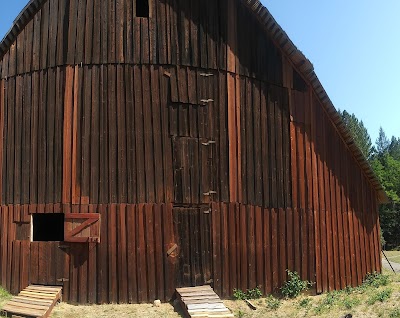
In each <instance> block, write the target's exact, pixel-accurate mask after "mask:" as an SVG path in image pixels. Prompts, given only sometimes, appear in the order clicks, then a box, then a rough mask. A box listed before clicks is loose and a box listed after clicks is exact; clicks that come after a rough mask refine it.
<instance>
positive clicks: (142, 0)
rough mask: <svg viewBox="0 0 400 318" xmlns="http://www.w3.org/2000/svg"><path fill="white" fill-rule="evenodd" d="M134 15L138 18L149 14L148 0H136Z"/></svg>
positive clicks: (146, 16)
mask: <svg viewBox="0 0 400 318" xmlns="http://www.w3.org/2000/svg"><path fill="white" fill-rule="evenodd" d="M136 16H137V17H139V18H148V17H149V16H150V7H149V0H136Z"/></svg>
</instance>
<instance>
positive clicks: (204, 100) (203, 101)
mask: <svg viewBox="0 0 400 318" xmlns="http://www.w3.org/2000/svg"><path fill="white" fill-rule="evenodd" d="M200 101H201V102H202V103H203V104H208V103H212V102H213V101H214V100H213V99H211V98H209V99H202V100H200Z"/></svg>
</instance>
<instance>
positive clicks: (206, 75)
mask: <svg viewBox="0 0 400 318" xmlns="http://www.w3.org/2000/svg"><path fill="white" fill-rule="evenodd" d="M200 76H204V77H209V76H214V74H213V73H200Z"/></svg>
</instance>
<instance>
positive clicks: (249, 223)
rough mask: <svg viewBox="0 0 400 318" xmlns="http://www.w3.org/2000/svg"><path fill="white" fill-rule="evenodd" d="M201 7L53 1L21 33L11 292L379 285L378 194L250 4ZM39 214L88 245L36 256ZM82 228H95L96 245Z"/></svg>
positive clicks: (5, 271) (8, 184) (159, 294)
mask: <svg viewBox="0 0 400 318" xmlns="http://www.w3.org/2000/svg"><path fill="white" fill-rule="evenodd" d="M205 3H206V5H205V4H204V1H203V2H201V1H200V0H190V1H184V0H159V1H153V2H152V6H151V10H150V11H151V12H150V17H149V18H144V17H137V16H136V3H135V1H132V0H118V1H100V0H59V1H57V0H48V1H45V2H44V3H43V6H42V7H40V8H38V12H37V13H36V14H35V15H34V17H33V18H32V19H31V20H30V21H26V26H25V27H24V28H23V29H22V30H21V32H20V33H19V34H18V35H17V36H16V41H15V42H13V43H11V44H10V48H9V50H8V51H7V52H6V53H5V54H4V56H2V58H1V61H0V167H1V169H0V198H1V212H0V228H1V232H0V240H1V244H0V260H1V261H0V275H1V276H0V279H1V280H0V283H1V285H2V286H5V287H6V288H7V289H9V290H11V291H12V292H14V293H16V292H18V291H19V290H20V289H21V288H24V286H25V285H27V284H30V283H32V282H35V283H41V284H63V286H64V293H65V299H66V300H67V301H70V302H81V303H86V302H89V303H108V302H120V303H121V302H123V303H125V302H128V303H137V302H139V303H140V302H149V301H153V300H154V299H155V298H159V299H162V300H170V298H171V297H172V295H173V292H174V289H175V287H176V286H178V285H180V286H184V285H200V284H208V283H210V284H212V285H213V287H214V289H215V290H216V292H217V293H218V294H220V295H221V296H223V297H228V296H230V295H231V293H232V291H233V289H234V288H240V289H243V290H245V289H248V288H254V287H256V286H261V288H262V290H263V291H264V292H267V293H276V292H278V291H279V288H280V287H281V285H282V283H283V282H284V281H285V280H286V272H285V270H286V269H291V270H295V271H297V272H298V273H299V274H300V275H301V277H302V278H303V279H308V280H310V281H315V282H316V292H317V293H322V292H327V291H331V290H334V289H339V288H344V287H345V286H348V285H353V286H356V285H358V284H360V283H361V282H362V280H363V278H364V277H365V275H366V273H368V272H372V271H380V270H381V259H380V245H379V237H380V233H379V216H378V206H377V193H376V192H375V190H374V187H373V186H372V185H371V183H370V181H369V178H368V177H367V176H366V175H365V174H364V172H363V170H362V168H361V167H360V166H359V164H358V161H357V160H356V159H355V158H354V156H353V151H352V150H351V149H350V148H349V147H348V145H347V144H346V143H345V141H344V140H343V138H342V137H341V135H340V134H339V132H338V127H336V126H335V125H334V124H333V122H332V120H331V118H332V117H331V115H329V114H328V113H327V111H326V105H325V104H324V103H323V101H320V100H319V99H318V98H317V94H318V93H319V92H314V91H313V90H312V89H311V83H307V82H306V81H305V80H304V79H302V78H301V75H299V70H298V68H297V67H296V66H294V65H292V64H291V62H290V61H288V60H287V58H286V57H284V56H283V55H282V51H281V48H280V47H279V46H278V45H277V44H276V43H274V42H272V40H271V39H270V37H269V36H268V35H267V34H266V32H265V31H264V30H263V29H261V28H260V24H259V21H257V19H256V18H255V17H254V15H253V14H252V13H251V12H250V11H249V9H248V8H247V7H245V6H244V5H243V4H242V3H241V2H239V1H233V0H232V1H231V0H218V1H211V0H208V1H206V2H205ZM355 189H357V191H355ZM34 213H64V214H65V215H66V229H67V231H69V232H71V233H73V234H74V238H75V239H76V240H78V241H79V242H75V243H72V242H70V243H68V242H67V243H65V245H64V243H58V242H53V243H47V242H30V240H29V233H28V232H29V231H28V230H27V229H28V225H29V224H30V222H31V214H34ZM71 213H76V214H81V215H82V217H84V216H87V214H88V213H91V214H96V215H101V225H95V224H91V226H92V225H93V226H94V227H96V226H100V228H94V229H93V231H96V234H99V236H100V242H99V243H96V244H95V243H94V242H93V241H91V242H88V239H87V238H88V237H91V236H90V235H89V234H90V233H91V231H92V228H91V226H90V227H89V228H86V225H87V224H84V225H83V226H82V223H84V222H85V221H84V220H82V219H79V218H77V219H74V220H72V221H71V220H70V219H69V218H68V216H69V214H71ZM74 229H79V230H82V231H78V230H75V232H76V233H75V232H74ZM75 236H76V237H75ZM67 240H68V239H67ZM83 241H85V243H83ZM48 260H50V261H48ZM63 280H64V282H63Z"/></svg>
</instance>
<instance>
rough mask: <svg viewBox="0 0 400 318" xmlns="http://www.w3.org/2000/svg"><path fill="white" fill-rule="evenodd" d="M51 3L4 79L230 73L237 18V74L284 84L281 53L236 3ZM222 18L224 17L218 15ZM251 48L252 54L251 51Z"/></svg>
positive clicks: (5, 65)
mask: <svg viewBox="0 0 400 318" xmlns="http://www.w3.org/2000/svg"><path fill="white" fill-rule="evenodd" d="M153 4H154V5H152V6H151V10H152V12H151V18H150V19H146V18H136V17H135V1H134V0H118V1H101V0H69V1H67V0H63V1H58V0H47V1H46V2H45V3H44V5H43V7H42V8H41V9H40V10H39V11H38V13H37V14H36V15H35V17H34V18H33V19H32V20H31V21H30V22H29V23H28V24H27V25H26V27H25V28H24V29H23V31H22V32H21V33H20V34H19V35H18V37H17V40H16V41H15V43H13V44H12V45H11V48H10V50H9V51H8V52H7V53H6V54H5V56H4V57H3V59H2V63H1V64H0V65H1V68H2V69H1V71H2V72H1V77H2V78H5V77H11V76H14V75H16V74H21V73H29V72H32V71H38V70H43V69H48V68H52V67H55V66H63V65H66V64H68V65H78V64H87V65H92V64H116V63H117V64H123V63H126V64H157V65H166V64H167V65H184V66H192V67H196V68H203V69H222V70H227V69H228V59H227V57H228V53H227V52H228V51H229V50H227V46H229V47H230V48H231V49H233V46H232V43H231V41H232V39H230V38H229V35H230V34H229V33H230V32H232V30H231V29H230V28H229V27H228V23H231V21H233V19H232V16H231V15H229V16H228V10H233V12H232V13H233V15H234V16H235V17H236V21H237V22H236V26H237V31H238V32H237V33H236V35H235V39H234V41H235V42H237V43H246V45H245V46H237V47H235V48H234V51H233V53H234V54H235V55H236V56H237V57H238V59H237V61H236V64H237V65H236V67H237V73H239V74H241V75H245V76H250V77H257V78H259V79H262V80H268V81H269V82H273V83H276V84H282V71H281V67H280V65H281V53H280V51H279V49H277V48H276V47H275V46H274V45H273V43H272V41H271V40H270V39H269V38H268V36H267V35H266V34H265V32H263V31H262V30H260V29H259V25H258V22H257V20H256V19H255V18H254V16H253V14H252V13H251V12H250V11H249V10H248V9H247V8H246V7H245V6H244V5H243V4H242V3H239V1H236V0H220V1H212V0H206V1H205V2H204V1H198V0H191V1H185V0H159V1H153ZM217 12H220V13H221V14H220V13H218V14H217ZM249 48H252V49H251V50H250V49H249Z"/></svg>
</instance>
